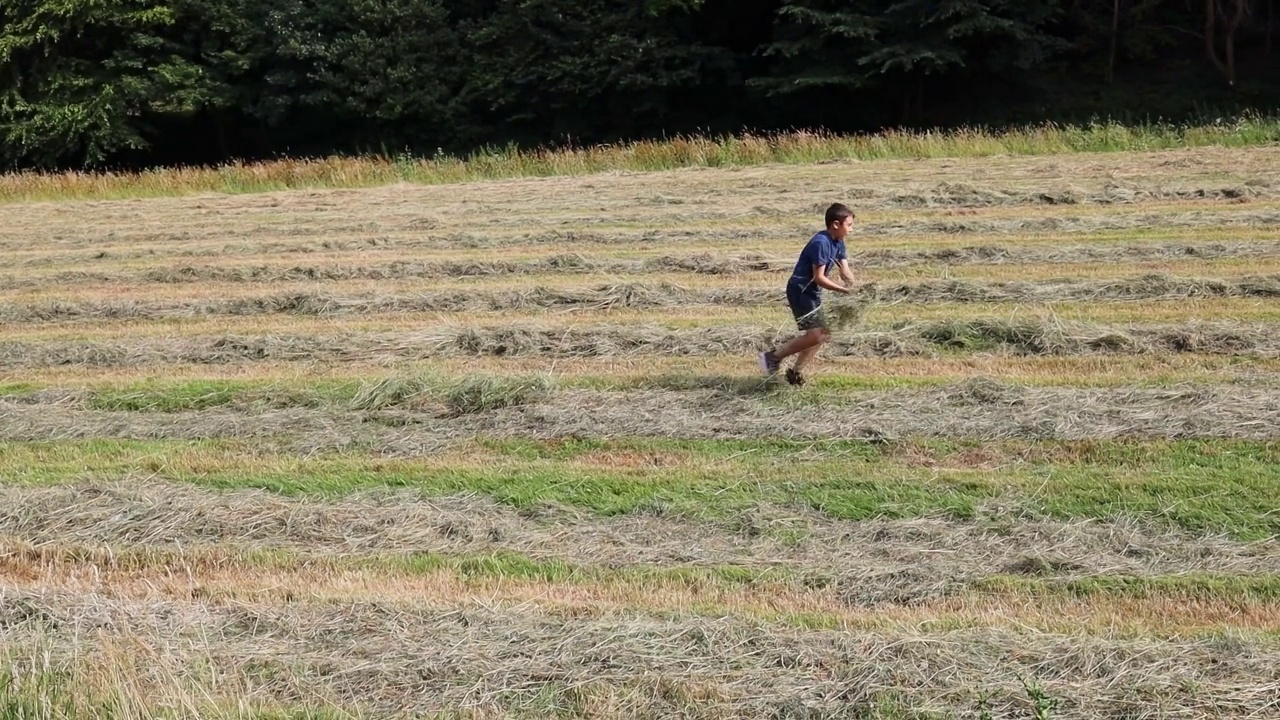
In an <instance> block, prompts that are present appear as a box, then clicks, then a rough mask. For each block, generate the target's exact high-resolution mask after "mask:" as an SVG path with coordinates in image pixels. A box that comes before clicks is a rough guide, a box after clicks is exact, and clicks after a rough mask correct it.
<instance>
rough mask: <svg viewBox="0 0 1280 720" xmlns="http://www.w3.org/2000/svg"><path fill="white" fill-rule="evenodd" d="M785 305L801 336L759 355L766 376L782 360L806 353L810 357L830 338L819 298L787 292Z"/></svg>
mask: <svg viewBox="0 0 1280 720" xmlns="http://www.w3.org/2000/svg"><path fill="white" fill-rule="evenodd" d="M787 303H788V304H789V305H790V306H791V312H792V314H793V315H795V318H796V327H798V328H799V329H800V330H801V334H800V335H797V336H796V337H794V338H792V339H791V340H789V341H788V342H786V343H785V344H783V345H782V346H780V347H777V348H774V349H772V350H767V351H765V352H763V353H760V367H761V368H763V369H764V371H765V374H766V375H774V374H776V373H777V372H778V368H779V367H780V366H781V363H782V360H783V359H784V358H787V357H790V356H791V355H795V354H797V353H806V352H808V353H810V354H811V355H812V353H814V352H816V348H818V347H820V346H821V345H822V344H823V343H825V342H826V341H827V339H828V337H830V332H829V331H828V330H827V321H826V316H825V314H824V313H823V312H822V299H821V298H820V297H815V296H812V295H806V294H796V293H791V292H788V293H787ZM802 357H803V356H802Z"/></svg>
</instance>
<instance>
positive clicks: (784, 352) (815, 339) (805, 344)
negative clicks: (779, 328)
mask: <svg viewBox="0 0 1280 720" xmlns="http://www.w3.org/2000/svg"><path fill="white" fill-rule="evenodd" d="M826 341H827V330H826V328H812V329H809V330H805V331H804V332H803V333H802V334H800V335H797V336H795V337H793V338H791V339H790V340H788V341H787V342H786V343H785V344H783V345H782V346H780V347H778V348H777V349H776V350H774V351H773V356H774V357H776V358H778V360H779V361H781V360H783V359H785V358H788V357H790V356H792V355H797V354H798V355H800V358H799V359H797V360H796V362H801V361H802V360H803V359H804V357H805V356H806V355H812V354H813V353H816V352H817V351H818V348H820V347H822V344H823V343H824V342H826Z"/></svg>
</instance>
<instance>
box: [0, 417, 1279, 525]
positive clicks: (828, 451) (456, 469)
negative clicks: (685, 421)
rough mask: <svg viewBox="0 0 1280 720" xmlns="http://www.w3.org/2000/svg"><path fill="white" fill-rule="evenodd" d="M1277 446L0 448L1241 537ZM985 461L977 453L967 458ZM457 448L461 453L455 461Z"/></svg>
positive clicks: (375, 481)
mask: <svg viewBox="0 0 1280 720" xmlns="http://www.w3.org/2000/svg"><path fill="white" fill-rule="evenodd" d="M1278 448H1280V445H1277V444H1275V443H1267V442H1244V441H1239V442H1237V441H1221V442H1211V441H1124V442H1121V441H1097V442H1088V443H1071V442H1057V441H1045V442H1030V441H1026V442H1007V443H997V444H989V445H981V444H978V443H962V442H915V443H884V444H878V443H869V442H857V441H841V442H815V443H797V442H787V441H761V442H752V441H729V442H722V441H709V440H703V441H698V440H659V439H652V440H651V439H643V440H620V441H604V440H565V441H554V442H546V443H541V442H533V441H487V442H483V443H478V444H476V445H474V446H473V449H472V450H471V451H469V452H468V454H467V455H466V456H465V459H458V460H456V461H449V462H440V461H433V460H432V459H431V458H426V459H422V460H388V459H382V458H378V457H375V456H372V455H363V454H358V453H355V452H345V453H337V454H330V455H323V456H319V457H307V458H302V457H296V456H291V455H274V454H269V453H262V452H257V451H254V450H253V447H252V446H251V445H246V444H242V443H234V442H225V441H203V442H197V443H189V442H178V441H153V442H144V441H124V440H92V441H77V442H59V443H50V442H43V443H28V442H4V443H0V478H3V480H4V481H6V482H9V483H19V484H49V483H63V482H76V481H85V480H110V479H116V478H122V477H136V476H139V475H146V476H158V477H161V478H167V479H171V480H175V481H181V482H189V483H193V484H197V485H201V486H205V487H214V488H226V489H236V488H259V489H264V490H269V491H272V492H278V493H283V494H289V495H313V496H340V495H345V494H349V493H353V492H358V491H366V490H378V489H395V488H406V489H411V490H414V491H417V492H420V493H422V494H424V495H427V496H443V495H457V494H465V493H481V494H484V495H488V496H490V497H493V498H495V499H497V500H498V501H500V502H504V503H508V504H510V505H513V506H515V507H520V508H531V507H536V506H538V505H541V504H544V503H560V504H566V505H570V506H574V507H580V508H584V509H588V510H591V511H593V512H596V513H599V514H602V515H615V514H622V513H631V512H654V513H676V514H680V515H685V516H689V517H702V518H725V517H731V516H733V515H734V514H736V513H740V512H742V511H745V510H749V509H751V508H755V507H758V506H760V505H761V504H773V505H781V506H792V507H808V508H814V509H817V510H819V511H821V512H823V513H826V514H828V515H830V516H832V517H837V518H843V519H850V520H863V519H868V518H876V517H890V518H909V517H919V516H925V515H943V516H949V517H955V518H977V517H980V516H982V515H983V513H984V512H986V510H984V508H988V507H1000V508H1003V510H1002V512H1015V513H1022V514H1029V515H1033V516H1043V517H1049V518H1059V519H1080V518H1114V517H1119V516H1125V517H1136V518H1141V519H1146V520H1150V521H1155V522H1161V523H1167V524H1170V525H1172V526H1176V527H1180V528H1184V529H1188V530H1193V531H1196V532H1212V533H1226V534H1230V535H1232V536H1236V537H1239V538H1243V539H1259V538H1265V537H1271V536H1274V535H1278V534H1280V513H1277V512H1276V511H1275V508H1277V507H1280V450H1278ZM975 455H979V457H978V459H977V460H974V456H975ZM458 457H459V458H463V457H464V456H463V455H461V454H460V455H459V456H458Z"/></svg>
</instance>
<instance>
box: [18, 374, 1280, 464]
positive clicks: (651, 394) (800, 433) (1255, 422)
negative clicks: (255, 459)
mask: <svg viewBox="0 0 1280 720" xmlns="http://www.w3.org/2000/svg"><path fill="white" fill-rule="evenodd" d="M509 382H510V385H509V387H507V388H506V390H505V392H504V393H497V392H491V393H490V394H489V395H483V394H479V395H477V394H474V393H472V392H471V391H470V390H469V389H468V390H467V391H466V392H460V391H459V390H458V389H457V388H455V389H453V390H452V391H449V394H447V395H446V403H447V405H448V408H447V409H444V410H441V409H437V408H438V406H436V405H432V406H431V407H429V408H425V409H424V408H418V407H416V406H414V405H412V404H406V405H396V406H391V407H389V408H387V409H386V410H385V411H384V412H381V413H376V414H368V413H352V412H351V411H350V410H349V409H346V408H343V407H338V406H332V407H329V408H320V409H317V408H312V407H295V408H281V409H268V410H254V409H250V410H249V411H240V410H236V409H232V408H225V407H219V408H210V409H206V410H200V411H189V410H188V411H178V412H170V413H145V412H144V413H139V412H129V411H106V410H88V409H83V408H76V407H71V406H62V407H57V406H53V407H51V406H41V405H31V404H21V403H15V402H11V401H8V400H5V399H0V409H3V410H4V412H3V414H0V439H6V440H21V441H43V440H57V439H87V438H125V439H139V440H146V439H204V438H237V439H248V440H255V441H261V442H273V443H276V442H284V443H286V445H292V446H293V447H303V446H305V447H312V448H324V449H342V448H348V447H355V446H360V445H364V446H366V447H374V448H377V449H378V450H379V451H381V452H389V453H392V454H395V452H396V448H397V447H409V448H421V447H423V446H431V445H432V444H435V445H437V446H438V445H439V444H440V443H443V442H447V441H449V440H456V439H464V438H474V437H481V436H483V437H494V438H520V437H526V438H543V439H559V438H625V437H658V438H721V439H723V438H729V439H747V440H757V439H760V438H778V439H788V440H824V439H862V440H866V439H873V440H885V439H895V438H913V437H936V438H975V439H982V440H1012V439H1030V440H1089V439H1103V438H1149V439H1179V438H1235V439H1248V440H1269V439H1273V438H1275V437H1276V428H1280V390H1277V389H1276V388H1275V387H1268V386H1264V387H1253V386H1245V387H1230V386H1224V387H1219V386H1191V385H1188V386H1186V387H1180V388H1175V389H1145V388H1132V387H1109V388H1098V389H1080V388H1069V387H1068V388H1033V387H1026V386H1020V385H1012V384H1005V383H1000V382H997V381H994V380H987V379H982V378H978V379H975V380H972V381H968V382H965V383H959V384H951V385H939V386H929V387H923V388H914V389H895V390H889V391H884V390H876V391H855V392H849V393H845V394H842V396H841V398H842V400H841V403H840V404H839V406H833V405H830V404H828V403H821V402H816V401H815V399H813V398H806V397H803V396H801V397H796V398H790V399H789V398H787V397H783V398H781V399H776V398H774V397H773V395H772V394H771V393H770V391H769V388H768V386H767V385H766V384H765V383H763V382H757V383H756V385H755V387H756V390H755V391H748V390H746V389H745V388H746V384H745V383H744V384H742V386H740V387H730V388H727V389H691V390H629V391H595V390H556V391H554V392H549V393H548V392H546V391H545V390H544V389H543V386H541V385H539V386H536V387H533V388H530V387H529V386H527V385H524V384H521V383H520V382H519V381H516V380H511V381H509ZM748 382H750V380H748ZM457 387H466V383H464V384H462V385H459V386H457ZM459 394H461V397H459ZM850 408H856V411H850ZM288 438H292V440H288Z"/></svg>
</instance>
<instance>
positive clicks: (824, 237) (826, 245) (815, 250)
mask: <svg viewBox="0 0 1280 720" xmlns="http://www.w3.org/2000/svg"><path fill="white" fill-rule="evenodd" d="M848 259H849V253H848V251H847V250H846V249H845V246H844V241H843V240H835V239H833V238H832V237H831V235H829V234H828V233H827V231H826V230H822V231H821V232H819V233H818V234H817V235H814V236H813V237H812V238H809V242H808V244H806V245H805V246H804V250H801V251H800V259H799V260H797V261H796V269H795V270H794V271H793V272H792V273H791V280H789V281H788V283H789V284H792V285H796V286H797V287H799V288H800V290H802V291H804V292H810V293H820V292H822V286H820V285H818V283H816V282H814V280H813V266H814V265H822V266H823V267H825V268H826V273H827V275H828V276H830V275H831V271H832V270H833V269H834V268H835V265H836V262H838V261H840V260H848Z"/></svg>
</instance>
